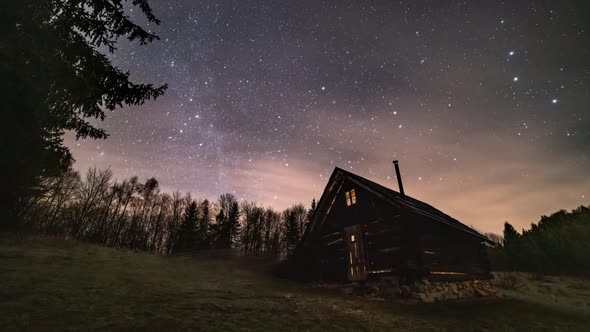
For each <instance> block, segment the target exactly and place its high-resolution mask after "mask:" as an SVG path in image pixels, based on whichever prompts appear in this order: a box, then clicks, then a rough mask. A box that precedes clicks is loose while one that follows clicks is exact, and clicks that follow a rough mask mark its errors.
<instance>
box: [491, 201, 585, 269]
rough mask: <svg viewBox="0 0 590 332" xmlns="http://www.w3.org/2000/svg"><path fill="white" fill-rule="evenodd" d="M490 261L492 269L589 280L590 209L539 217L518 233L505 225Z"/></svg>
mask: <svg viewBox="0 0 590 332" xmlns="http://www.w3.org/2000/svg"><path fill="white" fill-rule="evenodd" d="M490 258H491V261H492V265H493V268H494V269H500V270H514V271H527V272H534V273H542V274H565V275H575V276H590V207H584V206H580V207H579V208H577V209H574V210H572V211H571V212H567V211H565V210H561V211H558V212H556V213H553V214H551V215H550V216H542V217H541V220H540V221H539V222H538V223H537V224H534V223H533V224H531V228H530V229H528V230H522V232H521V233H519V232H518V231H516V229H515V228H514V227H513V226H512V225H511V224H509V223H505V224H504V237H503V243H502V244H499V245H497V246H496V247H495V248H493V249H492V250H491V251H490Z"/></svg>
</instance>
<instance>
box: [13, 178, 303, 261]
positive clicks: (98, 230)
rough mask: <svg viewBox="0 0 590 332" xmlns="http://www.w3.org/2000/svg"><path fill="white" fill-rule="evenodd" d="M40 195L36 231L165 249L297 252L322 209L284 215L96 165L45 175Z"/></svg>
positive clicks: (27, 216)
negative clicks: (169, 188)
mask: <svg viewBox="0 0 590 332" xmlns="http://www.w3.org/2000/svg"><path fill="white" fill-rule="evenodd" d="M36 192H37V195H34V196H30V197H29V198H28V199H27V200H25V201H23V202H21V207H20V210H21V214H22V217H23V219H24V220H25V221H26V225H27V227H29V228H30V229H31V230H33V231H35V232H38V233H43V234H52V235H64V236H71V237H75V238H78V239H81V240H84V241H89V242H93V243H99V244H102V245H107V246H113V247H125V248H129V249H135V250H144V251H149V252H155V253H161V254H170V253H177V252H183V251H192V250H203V249H211V248H214V249H222V248H239V249H242V250H244V251H248V252H256V253H264V254H268V255H283V254H286V255H289V254H291V253H292V252H293V250H294V249H295V247H296V245H297V243H298V242H299V240H300V239H301V236H302V235H303V232H304V231H305V228H306V227H307V224H308V222H309V220H310V217H311V215H312V213H313V209H314V208H315V200H313V201H312V204H311V209H309V210H307V209H306V208H305V207H304V206H303V205H302V204H297V205H293V206H292V207H290V208H287V209H286V210H284V211H280V212H279V211H275V210H273V209H272V208H264V207H262V206H260V205H258V204H256V203H254V202H248V201H240V202H239V201H238V200H237V199H236V197H235V196H234V195H232V194H223V195H221V196H220V197H219V198H218V199H217V201H209V200H207V199H195V198H193V197H191V194H190V193H187V194H181V193H180V192H173V193H171V194H168V193H162V192H160V189H159V184H158V181H157V180H156V179H155V178H150V179H148V180H146V181H145V182H144V183H142V182H140V181H139V180H138V178H137V177H132V178H130V179H127V180H124V181H121V182H119V181H115V180H113V174H112V172H111V170H110V169H103V170H98V169H96V168H90V169H89V170H88V172H87V173H86V174H85V176H84V177H81V175H80V174H79V173H78V172H77V171H73V170H69V171H67V172H65V173H64V174H62V175H61V176H59V177H54V178H47V179H44V180H42V181H41V182H40V185H39V186H38V188H36Z"/></svg>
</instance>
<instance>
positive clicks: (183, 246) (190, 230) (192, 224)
mask: <svg viewBox="0 0 590 332" xmlns="http://www.w3.org/2000/svg"><path fill="white" fill-rule="evenodd" d="M197 212H198V211H197V202H195V201H191V202H190V204H189V205H188V206H187V208H186V211H185V213H184V220H183V221H182V225H181V227H180V234H179V236H178V242H177V245H176V246H175V251H183V250H190V249H193V248H194V246H195V242H196V239H197V237H196V227H197Z"/></svg>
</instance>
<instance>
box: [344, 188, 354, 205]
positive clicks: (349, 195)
mask: <svg viewBox="0 0 590 332" xmlns="http://www.w3.org/2000/svg"><path fill="white" fill-rule="evenodd" d="M353 204H356V192H355V191H354V189H351V190H350V191H347V192H346V206H351V205H353Z"/></svg>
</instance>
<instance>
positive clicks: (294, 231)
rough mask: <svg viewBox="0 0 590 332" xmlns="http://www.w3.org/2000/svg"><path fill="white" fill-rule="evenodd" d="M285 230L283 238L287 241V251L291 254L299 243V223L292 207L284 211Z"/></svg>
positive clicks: (288, 254)
mask: <svg viewBox="0 0 590 332" xmlns="http://www.w3.org/2000/svg"><path fill="white" fill-rule="evenodd" d="M283 219H284V223H285V224H284V230H283V239H284V243H285V253H286V254H287V256H291V255H292V254H293V252H294V251H295V248H296V247H297V243H299V239H300V238H299V223H298V222H297V216H296V214H295V211H294V210H293V209H292V208H288V209H286V210H285V211H283Z"/></svg>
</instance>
